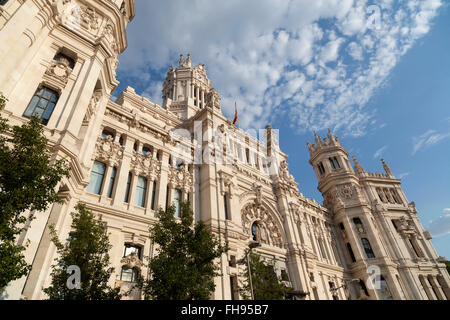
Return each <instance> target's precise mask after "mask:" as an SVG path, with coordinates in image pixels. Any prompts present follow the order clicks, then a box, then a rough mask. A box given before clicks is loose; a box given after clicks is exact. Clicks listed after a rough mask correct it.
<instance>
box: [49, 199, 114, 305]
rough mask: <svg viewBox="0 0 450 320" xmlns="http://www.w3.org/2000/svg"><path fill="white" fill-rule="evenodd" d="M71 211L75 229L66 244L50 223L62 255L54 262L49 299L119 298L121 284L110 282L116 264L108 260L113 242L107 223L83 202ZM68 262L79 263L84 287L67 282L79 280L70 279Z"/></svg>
mask: <svg viewBox="0 0 450 320" xmlns="http://www.w3.org/2000/svg"><path fill="white" fill-rule="evenodd" d="M71 215H72V218H73V222H72V229H73V231H72V232H71V233H70V236H69V239H68V240H67V243H66V244H63V243H61V242H60V241H59V239H58V236H57V234H56V230H55V227H54V225H52V226H51V227H50V230H51V234H52V241H53V243H54V244H55V246H56V248H57V251H58V256H59V257H58V258H57V260H56V264H54V265H53V266H52V272H51V277H52V282H51V285H50V286H49V287H48V288H45V289H44V292H45V293H46V294H47V295H48V296H49V298H50V300H119V299H120V298H121V297H122V295H121V294H120V288H118V287H117V288H111V287H110V286H109V285H108V281H109V279H110V277H111V275H112V273H113V272H114V268H113V267H110V262H109V253H108V252H109V250H110V249H111V247H112V246H111V245H110V242H109V238H108V234H107V227H106V224H105V223H104V222H103V221H102V218H101V216H100V218H99V219H98V220H96V219H95V217H94V214H93V213H92V211H90V210H88V209H87V208H86V207H85V206H84V205H82V204H78V205H77V206H76V212H73V213H72V214H71ZM69 266H78V267H79V271H80V273H79V274H80V287H81V288H70V287H69V286H68V282H69V283H72V284H73V285H74V284H76V283H75V282H72V279H69V277H71V274H69V273H67V268H68V267H69ZM68 280H69V281H68Z"/></svg>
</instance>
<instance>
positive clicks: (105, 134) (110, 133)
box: [102, 129, 115, 139]
mask: <svg viewBox="0 0 450 320" xmlns="http://www.w3.org/2000/svg"><path fill="white" fill-rule="evenodd" d="M107 136H111V137H112V138H114V136H115V135H114V133H113V132H112V131H111V130H108V129H104V130H103V131H102V139H106V137H107Z"/></svg>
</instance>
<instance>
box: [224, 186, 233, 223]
mask: <svg viewBox="0 0 450 320" xmlns="http://www.w3.org/2000/svg"><path fill="white" fill-rule="evenodd" d="M223 206H224V210H225V219H227V220H231V219H230V213H229V212H228V197H227V194H226V193H225V194H224V195H223Z"/></svg>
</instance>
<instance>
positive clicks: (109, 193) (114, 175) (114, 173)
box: [106, 167, 117, 198]
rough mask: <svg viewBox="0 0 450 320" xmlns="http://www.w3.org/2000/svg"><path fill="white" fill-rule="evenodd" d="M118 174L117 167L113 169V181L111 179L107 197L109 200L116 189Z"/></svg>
mask: <svg viewBox="0 0 450 320" xmlns="http://www.w3.org/2000/svg"><path fill="white" fill-rule="evenodd" d="M116 172H117V168H116V167H114V168H112V172H111V179H109V186H108V193H107V195H106V196H107V197H108V198H111V197H112V191H113V188H114V181H115V180H116Z"/></svg>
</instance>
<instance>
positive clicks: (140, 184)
mask: <svg viewBox="0 0 450 320" xmlns="http://www.w3.org/2000/svg"><path fill="white" fill-rule="evenodd" d="M146 194H147V178H144V177H139V178H138V181H137V186H136V197H135V199H134V204H135V205H137V206H140V207H145V196H146Z"/></svg>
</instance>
